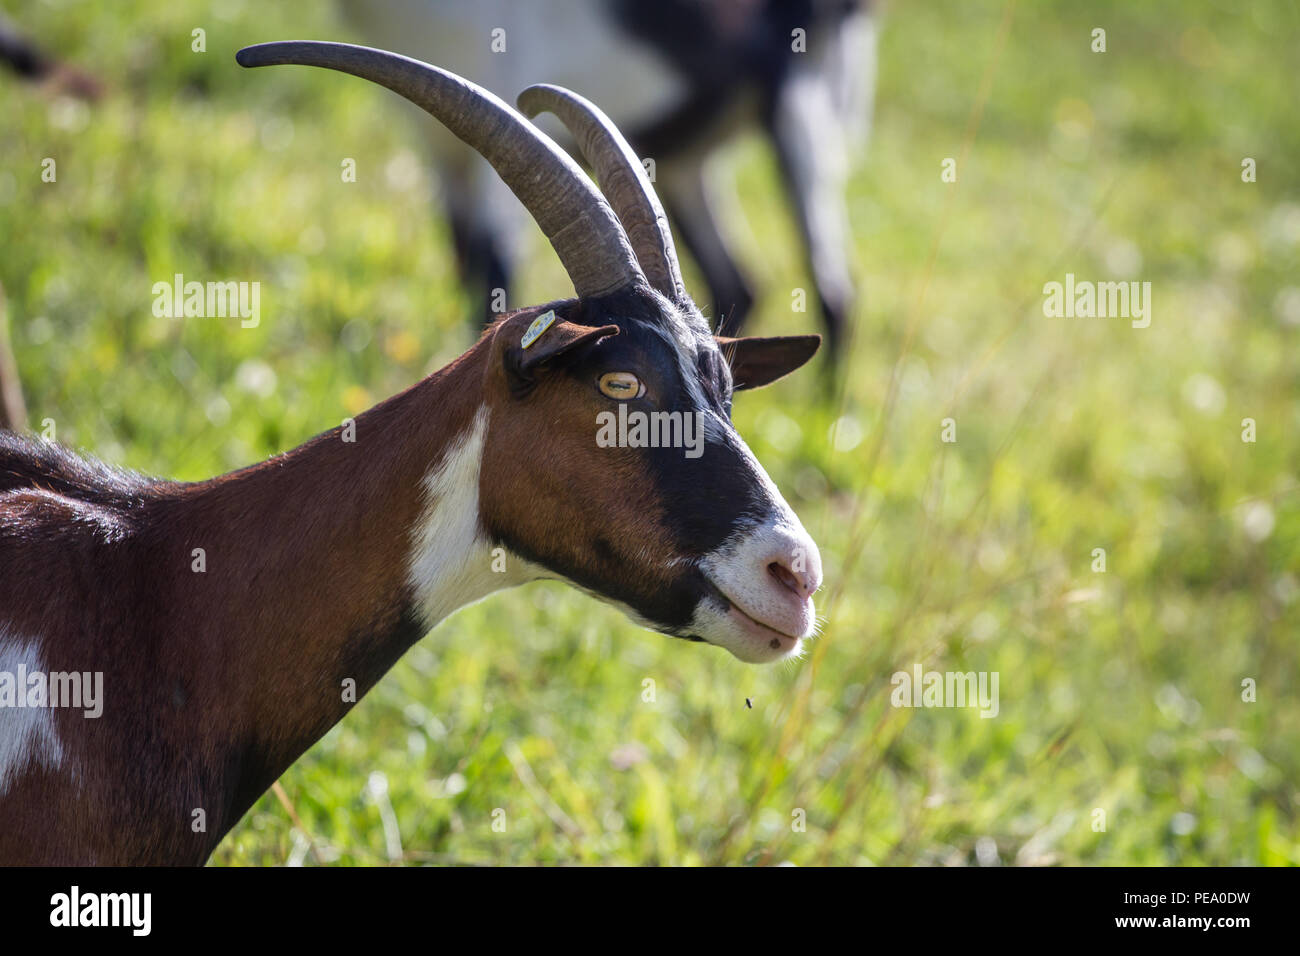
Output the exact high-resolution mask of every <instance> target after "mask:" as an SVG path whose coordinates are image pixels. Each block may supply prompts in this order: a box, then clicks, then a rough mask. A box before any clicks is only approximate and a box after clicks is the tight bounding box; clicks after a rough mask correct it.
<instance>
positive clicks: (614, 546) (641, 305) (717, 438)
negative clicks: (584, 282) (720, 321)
mask: <svg viewBox="0 0 1300 956" xmlns="http://www.w3.org/2000/svg"><path fill="white" fill-rule="evenodd" d="M554 307H555V308H556V311H557V314H560V313H563V314H565V318H567V319H568V320H569V321H571V322H575V323H578V324H580V325H588V326H601V325H607V324H613V325H617V326H618V327H619V334H618V335H616V336H612V337H609V338H606V339H604V340H602V341H601V342H600V345H599V347H598V348H592V349H590V350H587V351H585V352H583V353H581V354H578V355H576V356H574V357H572V358H571V359H569V360H566V361H565V362H564V363H563V366H562V369H560V370H559V371H561V372H562V374H564V375H566V376H567V377H569V379H570V380H571V381H572V383H573V384H574V385H575V386H576V387H579V388H588V389H591V390H592V391H593V392H594V393H595V394H596V395H597V396H598V398H597V401H599V402H600V403H601V407H602V408H607V409H609V410H610V411H616V410H617V408H618V406H619V404H624V405H626V406H627V408H628V411H629V413H630V412H632V411H642V412H645V413H647V414H651V413H654V412H680V413H683V415H687V414H689V415H690V416H692V418H693V419H694V420H693V421H692V426H693V427H692V430H691V431H690V432H689V434H690V435H691V436H692V437H694V436H702V437H703V439H704V446H703V452H702V454H701V455H700V456H699V457H697V458H689V457H687V455H686V451H687V449H686V448H682V447H666V448H665V447H661V448H639V449H608V451H609V453H610V454H612V455H619V456H626V455H628V454H633V455H636V456H638V458H639V460H640V461H641V462H642V463H643V465H644V474H645V479H646V480H647V481H649V482H650V483H652V485H653V487H654V490H655V497H657V498H658V499H659V500H660V501H662V502H663V503H664V507H663V508H662V509H661V510H662V513H663V515H664V516H665V519H666V520H667V521H668V522H669V526H668V527H667V528H666V529H665V530H666V531H667V532H668V534H669V537H670V538H671V541H672V543H673V550H674V553H673V554H672V555H671V559H672V560H675V561H676V562H678V563H677V564H676V565H675V566H674V569H673V570H672V579H671V584H670V585H669V586H667V587H664V585H663V578H662V577H661V576H659V577H656V576H649V575H646V574H645V573H644V572H643V571H642V570H641V569H639V568H637V567H635V566H630V565H629V564H628V562H626V561H625V560H624V561H620V560H618V555H619V554H621V553H625V552H626V548H621V547H620V545H623V544H625V543H624V542H612V541H610V540H608V539H607V538H606V537H604V536H602V535H599V534H598V535H596V536H594V537H593V539H592V540H591V541H590V551H591V554H592V555H593V556H594V560H591V561H583V562H581V566H568V565H570V564H572V563H573V562H572V561H571V560H566V559H564V558H561V557H557V556H554V555H545V554H537V553H535V552H536V551H537V550H539V549H540V548H543V547H544V544H542V543H540V542H539V543H537V546H530V544H529V543H527V542H520V541H511V540H509V536H508V535H504V534H500V533H498V534H497V536H498V537H500V538H501V539H502V540H503V543H505V544H507V545H509V546H510V547H511V548H512V549H513V550H515V551H516V552H517V553H519V554H520V556H521V557H524V558H525V559H527V560H530V561H534V562H536V563H539V564H542V565H544V566H546V567H549V568H550V569H551V570H553V571H556V572H558V573H560V574H562V575H564V576H565V577H567V578H569V579H570V580H572V581H573V582H574V583H576V584H577V585H578V586H580V587H582V588H585V589H587V590H590V591H593V592H595V593H597V594H599V595H602V596H604V597H606V598H608V599H612V600H615V601H618V602H620V603H623V604H626V605H628V606H629V607H631V608H632V609H634V610H635V611H636V612H637V613H638V614H640V615H641V616H643V617H644V618H646V619H647V620H649V621H651V622H652V623H653V624H654V625H655V626H656V627H658V628H660V629H662V630H664V631H666V632H669V633H672V634H673V635H674V636H678V637H682V638H684V639H687V640H693V641H697V642H699V641H702V638H700V637H699V636H698V635H694V634H688V633H686V632H685V628H687V626H688V625H689V623H690V621H691V619H692V618H693V616H694V614H695V610H696V608H697V607H698V606H699V604H700V602H701V601H702V600H706V599H707V600H711V601H712V602H713V603H714V604H715V605H719V606H723V607H725V606H726V601H725V599H724V598H722V597H721V595H720V594H719V593H718V592H717V589H716V588H714V587H713V586H712V584H711V583H710V582H709V581H708V579H707V578H706V577H705V575H704V574H703V572H701V571H700V570H699V569H698V568H697V567H696V566H695V565H694V564H693V563H692V561H693V559H698V558H701V557H703V556H705V555H707V554H709V553H710V552H712V551H714V550H716V549H717V548H718V547H719V546H721V545H722V544H723V542H725V541H726V540H727V539H728V538H730V537H732V536H734V535H735V534H737V533H738V532H741V531H744V530H746V529H747V528H748V527H750V526H752V525H754V524H756V523H758V522H760V521H762V520H763V519H764V518H766V517H767V514H768V511H769V510H770V507H771V503H770V500H769V499H768V495H767V490H766V488H765V486H764V484H763V483H762V481H761V480H760V478H759V476H758V475H757V474H756V472H755V470H754V467H753V465H752V464H751V462H750V461H749V460H748V459H747V458H746V456H745V455H744V454H743V453H742V450H741V446H740V443H739V440H738V438H737V436H735V433H734V431H732V429H731V425H730V413H731V388H732V382H731V376H730V372H729V369H728V367H727V363H726V360H725V358H724V357H723V355H722V354H721V352H719V350H718V348H717V346H716V345H715V344H714V342H713V339H712V336H711V335H709V334H708V333H707V329H706V327H705V326H704V325H703V323H702V321H700V322H699V324H698V326H693V327H691V328H690V330H689V331H686V330H684V329H683V327H682V322H683V319H682V318H681V317H680V316H678V315H675V314H672V315H666V314H664V312H663V310H664V309H666V308H668V307H667V306H665V304H664V302H663V301H662V300H661V299H659V298H658V297H656V296H654V295H653V294H651V293H650V292H649V291H648V290H646V289H644V288H641V287H634V288H632V289H630V290H625V291H622V292H619V293H615V294H614V295H611V296H605V297H601V298H592V299H583V300H578V301H571V302H568V303H563V304H555V305H554ZM697 321H698V320H697ZM676 335H687V336H688V337H690V338H691V339H692V341H693V348H688V349H687V350H686V352H685V357H684V358H683V353H682V352H681V351H679V347H678V346H677V345H676V344H674V343H675V341H676V339H675V336H676ZM692 353H693V354H692ZM607 372H631V373H633V374H635V375H636V376H637V377H638V378H639V379H640V380H641V382H642V383H643V385H644V386H645V393H644V395H642V396H640V397H638V398H632V399H627V400H625V401H623V402H621V403H620V402H619V401H618V400H616V399H610V398H608V397H607V396H603V395H600V394H599V389H598V387H597V383H598V381H599V379H600V376H601V375H603V374H605V373H607ZM592 428H593V435H594V429H595V423H594V422H593V423H592ZM697 429H698V431H697ZM611 460H612V459H611ZM622 460H626V459H625V458H623V459H622ZM590 480H591V481H592V482H600V481H601V480H602V471H601V469H600V468H599V467H598V468H596V469H595V470H594V472H593V474H592V475H591V479H590ZM577 491H578V493H579V494H580V493H581V489H577ZM665 560H668V559H667V558H666V559H665Z"/></svg>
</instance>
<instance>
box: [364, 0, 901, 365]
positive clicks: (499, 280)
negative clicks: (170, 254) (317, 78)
mask: <svg viewBox="0 0 1300 956" xmlns="http://www.w3.org/2000/svg"><path fill="white" fill-rule="evenodd" d="M340 2H341V4H342V7H343V10H344V13H345V15H346V17H347V18H348V20H349V21H350V22H351V23H352V25H353V26H355V28H356V29H357V30H358V31H359V33H360V34H361V35H362V37H363V38H364V41H365V42H367V43H369V44H370V45H372V46H376V47H381V48H384V49H388V50H393V51H395V52H398V53H402V54H404V55H406V56H410V57H413V58H415V59H418V60H424V61H427V62H432V63H438V64H439V65H441V66H443V67H445V68H447V69H449V70H452V71H453V72H456V73H459V74H460V75H462V76H465V77H467V78H468V79H471V80H473V81H474V82H476V83H479V84H481V85H483V86H485V87H487V88H488V89H490V90H492V91H493V92H495V93H496V94H497V95H498V96H501V97H503V98H505V99H506V100H507V101H509V100H510V99H511V98H512V97H513V95H514V93H515V92H517V91H518V90H521V89H523V88H524V87H526V86H528V85H530V84H533V83H543V82H545V83H554V84H557V85H560V86H565V87H568V88H570V89H572V90H574V91H576V92H578V93H581V94H583V95H584V96H587V97H590V98H591V99H592V100H594V101H595V102H597V103H599V104H600V106H601V108H602V109H603V110H605V112H606V113H607V114H608V115H609V116H610V118H611V119H613V120H614V122H615V123H616V124H617V125H618V126H619V127H620V128H621V129H623V130H625V131H626V132H627V134H628V139H629V141H630V142H631V144H632V147H633V148H634V149H635V150H636V152H637V155H638V156H640V157H642V159H643V160H646V159H648V160H652V161H653V168H652V169H651V170H650V172H651V174H652V178H653V179H654V180H655V185H656V189H657V190H658V192H659V194H660V196H662V197H663V200H664V203H665V206H666V207H667V211H668V214H669V216H670V217H671V218H672V219H673V220H674V227H675V231H676V232H677V234H678V235H679V236H680V237H681V239H682V240H683V242H684V244H685V245H686V247H687V248H688V249H689V250H690V253H691V255H692V256H693V257H694V259H695V261H696V264H697V265H698V266H699V268H700V271H701V273H702V274H703V276H704V280H705V282H706V283H707V284H708V287H709V293H710V296H711V298H712V303H713V309H714V311H715V314H716V317H717V318H718V319H721V320H723V321H724V322H725V325H726V328H727V330H728V331H731V332H735V331H738V330H739V329H740V328H741V327H742V326H743V324H744V322H745V319H746V317H747V315H748V313H749V311H750V308H751V306H752V305H753V302H754V290H753V286H752V284H751V282H750V280H749V279H748V278H747V277H746V275H745V273H744V271H743V270H742V269H741V268H740V266H738V265H737V264H736V261H735V259H734V257H733V255H732V253H731V251H730V250H729V248H728V244H727V241H726V240H725V239H724V237H723V234H722V230H721V229H720V227H719V224H718V221H717V202H716V197H715V196H714V195H713V193H712V191H711V189H710V186H709V181H708V177H707V173H708V169H707V167H708V161H709V159H710V158H711V157H712V156H713V155H714V154H715V153H716V152H717V151H718V149H719V147H721V146H723V145H724V144H725V143H727V142H728V141H730V140H731V139H733V138H734V137H735V136H736V135H738V134H740V133H743V132H745V131H747V130H751V129H755V128H757V129H759V130H761V131H762V132H763V134H764V135H765V136H766V137H767V138H768V140H770V142H771V143H772V145H773V147H774V148H775V150H776V156H777V159H778V162H779V164H780V169H781V174H782V177H783V181H784V183H785V186H786V190H787V192H788V194H789V197H790V200H791V203H792V204H793V207H794V213H795V217H796V219H797V221H798V225H799V229H800V232H801V235H802V239H803V243H804V248H805V250H806V254H807V260H808V267H809V270H810V272H811V275H812V279H813V285H814V287H815V292H816V298H817V303H818V306H819V308H820V311H821V315H822V320H823V322H824V324H825V330H826V333H827V338H828V342H827V345H828V347H829V349H828V350H829V352H830V353H831V355H832V358H834V357H835V355H836V353H838V352H839V351H840V349H841V347H842V343H843V340H844V337H845V334H846V331H847V323H848V320H849V316H850V314H851V312H852V309H853V303H854V281H853V276H852V269H851V267H850V256H851V249H850V234H849V225H848V219H847V216H846V213H845V207H844V187H845V181H846V178H847V174H848V166H849V154H850V152H853V153H859V152H860V147H861V144H862V143H863V142H864V141H865V138H866V133H867V131H868V129H869V127H870V119H871V104H872V98H873V93H874V80H875V33H874V26H873V23H872V20H871V16H870V11H869V9H868V5H867V3H866V2H865V0H659V2H651V3H647V2H638V0H546V2H544V3H518V2H508V0H340ZM422 125H423V128H424V129H426V130H432V132H431V133H430V135H429V145H430V149H431V152H432V156H433V160H434V164H435V166H436V167H437V171H438V174H439V177H440V179H441V185H442V198H443V203H444V205H445V210H446V214H447V216H448V218H449V220H450V223H451V229H452V235H453V239H454V242H455V246H456V254H457V259H458V263H459V268H460V273H461V277H462V281H463V282H464V283H465V284H466V286H467V288H469V289H470V290H471V292H472V294H474V295H476V296H481V297H482V299H481V301H483V303H484V306H485V311H486V312H487V313H488V314H489V315H491V314H493V313H498V312H501V311H504V309H505V308H506V304H505V301H504V300H507V299H508V298H509V296H510V293H511V285H512V280H513V279H514V272H515V268H516V263H517V261H518V259H519V252H520V239H521V237H522V236H523V235H524V234H525V232H526V230H527V228H528V227H527V216H526V215H525V212H524V209H523V207H522V206H521V205H520V204H519V203H518V202H517V201H516V200H515V198H514V197H513V196H512V195H511V194H510V192H509V191H508V190H507V189H506V188H505V187H504V186H503V185H502V183H501V181H500V179H499V178H498V177H497V176H495V175H493V174H492V170H491V169H490V168H489V167H488V165H487V164H486V163H485V162H483V161H482V160H481V159H480V158H479V157H478V156H477V155H475V154H474V153H473V151H471V150H467V149H465V148H464V147H463V146H461V145H460V144H459V143H457V142H456V141H455V139H454V138H453V137H451V136H449V135H447V134H445V133H444V132H443V131H442V130H433V128H432V127H430V126H429V124H422ZM497 290H500V291H499V292H498V291H497Z"/></svg>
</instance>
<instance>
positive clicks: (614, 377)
mask: <svg viewBox="0 0 1300 956" xmlns="http://www.w3.org/2000/svg"><path fill="white" fill-rule="evenodd" d="M600 391H601V393H602V394H604V395H607V396H609V397H610V398H620V399H627V398H640V397H641V396H642V395H644V394H645V386H644V385H642V384H641V380H640V379H639V378H637V377H636V376H635V375H633V374H632V373H631V372H606V373H605V374H604V375H602V376H601V377H600Z"/></svg>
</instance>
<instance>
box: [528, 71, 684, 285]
mask: <svg viewBox="0 0 1300 956" xmlns="http://www.w3.org/2000/svg"><path fill="white" fill-rule="evenodd" d="M516 102H517V103H518V104H519V109H521V110H522V111H523V112H524V113H526V114H527V115H528V116H536V115H537V114H538V113H543V112H549V113H554V114H555V115H556V116H558V117H559V118H560V120H561V121H562V122H563V123H564V125H565V126H566V127H567V128H568V130H569V132H570V133H572V134H573V137H574V139H576V140H577V142H578V149H579V150H580V151H581V152H582V155H583V157H584V158H585V159H586V160H587V162H589V163H590V164H591V166H592V168H593V169H594V170H595V172H596V179H597V180H598V181H599V183H600V188H601V191H602V192H603V193H604V194H605V198H607V199H608V200H609V202H610V205H612V206H613V207H614V211H615V212H616V213H618V218H619V219H620V220H621V221H622V223H623V229H624V230H625V231H626V232H627V237H628V239H629V240H630V241H631V243H632V249H633V250H634V251H635V252H636V256H637V259H638V261H639V262H640V263H641V269H642V271H643V272H645V275H646V278H647V279H649V280H650V284H651V285H653V286H654V287H655V288H656V289H658V290H659V291H660V292H662V293H663V294H664V295H666V296H668V298H670V299H672V300H674V301H675V302H682V301H685V298H686V286H685V284H684V283H683V282H682V270H681V267H680V266H679V265H678V263H677V250H676V248H675V247H674V246H673V234H672V232H670V231H669V229H668V217H667V216H665V215H664V207H663V206H662V205H660V203H659V197H658V196H656V195H655V190H654V186H652V185H651V184H650V178H649V177H648V176H647V175H646V172H645V168H644V167H643V166H642V165H641V161H640V160H639V159H637V156H636V153H634V152H633V151H632V147H631V146H629V145H628V142H627V140H626V139H624V138H623V134H622V133H620V132H619V131H618V127H617V126H615V125H614V122H613V121H612V120H611V119H610V118H609V117H608V116H606V115H605V114H604V113H603V112H602V111H601V110H600V108H599V107H598V106H596V105H595V104H594V103H592V102H591V101H590V100H587V99H585V98H584V97H581V96H579V95H578V94H577V93H574V92H573V91H572V90H566V89H564V88H563V87H561V86H551V85H549V84H539V85H537V86H530V87H528V89H526V90H524V91H523V92H522V93H520V94H519V97H518V99H517V100H516Z"/></svg>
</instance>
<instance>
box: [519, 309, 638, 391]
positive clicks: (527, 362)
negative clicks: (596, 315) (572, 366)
mask: <svg viewBox="0 0 1300 956" xmlns="http://www.w3.org/2000/svg"><path fill="white" fill-rule="evenodd" d="M611 335H618V326H617V325H602V326H600V327H598V328H592V327H591V326H589V325H578V324H577V323H575V322H566V321H564V320H563V319H557V318H556V317H555V315H554V313H545V314H543V315H540V316H538V317H537V318H536V319H534V320H533V322H532V324H531V325H530V326H529V327H528V330H527V331H525V332H524V333H523V336H522V338H521V339H520V341H519V343H518V344H514V345H509V346H507V347H506V350H505V355H504V358H503V361H504V363H505V370H506V379H507V381H508V382H509V383H510V394H511V395H513V396H515V397H516V398H520V397H522V396H524V395H526V394H528V393H529V392H530V391H532V390H533V386H535V385H536V384H537V374H538V372H540V371H541V370H542V368H543V367H544V366H546V365H548V364H550V363H552V362H554V361H556V360H557V359H562V358H564V357H565V356H566V355H571V354H573V353H574V352H575V351H576V350H577V349H580V348H582V347H583V346H584V345H591V344H593V343H595V342H599V341H600V340H601V339H605V338H609V337H610V336H611Z"/></svg>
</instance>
